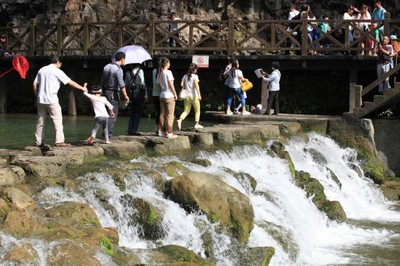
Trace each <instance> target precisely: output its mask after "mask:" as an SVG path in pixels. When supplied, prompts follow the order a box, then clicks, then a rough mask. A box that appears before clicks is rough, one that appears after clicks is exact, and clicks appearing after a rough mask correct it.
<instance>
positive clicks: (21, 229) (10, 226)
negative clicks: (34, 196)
mask: <svg viewBox="0 0 400 266" xmlns="http://www.w3.org/2000/svg"><path fill="white" fill-rule="evenodd" d="M3 229H4V231H6V232H8V233H9V234H11V235H14V236H23V237H29V236H33V235H37V234H40V233H46V232H47V229H48V228H47V221H46V220H45V219H44V217H43V216H41V215H40V214H38V213H36V212H32V211H21V210H15V211H10V212H9V213H8V214H7V216H6V219H5V220H4V224H3Z"/></svg>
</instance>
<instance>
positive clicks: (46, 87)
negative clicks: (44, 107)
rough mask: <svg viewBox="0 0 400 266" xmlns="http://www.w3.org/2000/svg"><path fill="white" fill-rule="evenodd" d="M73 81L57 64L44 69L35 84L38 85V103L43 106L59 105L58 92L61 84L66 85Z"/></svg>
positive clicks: (39, 73) (40, 71)
mask: <svg viewBox="0 0 400 266" xmlns="http://www.w3.org/2000/svg"><path fill="white" fill-rule="evenodd" d="M70 81H71V79H70V78H69V77H68V76H67V75H66V74H65V73H64V72H63V71H62V70H61V69H59V68H58V67H56V65H55V64H49V65H47V66H44V67H42V68H41V69H40V70H39V72H38V73H37V75H36V77H35V80H34V83H36V84H38V85H37V102H38V103H41V104H53V103H58V95H57V93H58V90H59V89H60V85H61V83H62V84H64V85H66V84H68V83H69V82H70Z"/></svg>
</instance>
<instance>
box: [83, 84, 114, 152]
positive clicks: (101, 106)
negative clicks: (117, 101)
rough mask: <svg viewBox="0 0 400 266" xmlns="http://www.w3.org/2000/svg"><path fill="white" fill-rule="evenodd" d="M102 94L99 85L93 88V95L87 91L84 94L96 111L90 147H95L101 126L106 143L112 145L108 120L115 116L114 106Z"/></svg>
mask: <svg viewBox="0 0 400 266" xmlns="http://www.w3.org/2000/svg"><path fill="white" fill-rule="evenodd" d="M101 93H102V91H101V88H100V86H98V85H94V86H92V94H90V93H88V92H87V91H85V92H84V94H85V96H86V97H88V98H89V100H90V101H91V102H92V105H93V110H94V124H93V129H92V134H91V135H90V137H89V140H88V145H93V143H94V140H95V138H96V135H97V131H98V130H99V128H100V126H103V132H104V138H105V143H106V144H109V143H110V140H109V138H108V119H109V117H113V116H114V112H113V106H112V104H111V103H110V102H109V101H108V100H107V98H106V97H104V96H101ZM106 106H107V108H108V110H109V113H108V112H107V109H106Z"/></svg>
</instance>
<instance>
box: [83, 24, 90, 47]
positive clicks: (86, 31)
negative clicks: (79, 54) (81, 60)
mask: <svg viewBox="0 0 400 266" xmlns="http://www.w3.org/2000/svg"><path fill="white" fill-rule="evenodd" d="M89 41H90V40H89V19H88V17H84V18H83V55H89Z"/></svg>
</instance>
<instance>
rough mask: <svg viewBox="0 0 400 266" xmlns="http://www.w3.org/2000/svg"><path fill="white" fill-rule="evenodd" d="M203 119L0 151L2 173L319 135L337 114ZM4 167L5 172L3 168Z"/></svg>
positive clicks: (49, 171) (14, 175)
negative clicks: (175, 127)
mask: <svg viewBox="0 0 400 266" xmlns="http://www.w3.org/2000/svg"><path fill="white" fill-rule="evenodd" d="M204 118H206V119H208V120H213V121H215V122H217V124H215V125H214V126H211V127H205V128H203V129H200V130H195V129H194V128H188V129H186V130H183V131H176V133H177V134H178V137H177V138H175V139H167V138H164V137H157V136H155V135H154V133H153V132H141V134H140V135H139V136H124V135H122V136H117V137H114V138H113V139H112V143H111V144H104V141H103V140H97V141H95V143H94V145H93V146H89V145H87V142H86V140H82V141H80V142H75V143H72V146H71V147H63V148H58V147H45V148H39V147H32V146H28V147H25V149H24V150H19V151H17V150H0V159H1V160H0V163H1V165H2V166H1V167H2V168H3V172H4V174H7V175H10V177H9V179H4V180H10V182H13V181H12V180H14V181H15V180H19V181H17V182H23V180H24V178H25V175H33V176H38V177H39V176H42V177H49V176H51V177H57V176H62V175H63V174H64V173H65V170H66V168H67V167H68V166H78V165H81V164H83V163H84V162H85V161H86V160H92V159H93V158H96V157H101V156H110V157H120V158H127V159H129V158H135V157H138V156H153V155H164V154H179V153H180V152H181V151H187V150H190V149H192V148H194V147H198V148H200V149H201V148H205V147H214V146H218V145H224V146H226V145H228V146H229V145H236V144H238V145H240V144H255V143H256V144H262V143H264V142H265V141H267V140H270V139H281V138H282V137H283V138H286V137H290V136H293V135H299V134H300V135H301V134H304V132H306V131H316V132H319V133H321V134H325V133H326V132H327V129H328V124H329V121H335V120H336V121H337V120H341V119H342V118H341V117H327V116H306V115H288V114H280V115H279V116H265V115H255V114H252V115H250V116H241V115H233V116H227V115H225V114H224V113H221V112H210V113H207V114H205V115H204ZM7 169H8V170H7Z"/></svg>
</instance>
